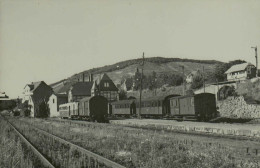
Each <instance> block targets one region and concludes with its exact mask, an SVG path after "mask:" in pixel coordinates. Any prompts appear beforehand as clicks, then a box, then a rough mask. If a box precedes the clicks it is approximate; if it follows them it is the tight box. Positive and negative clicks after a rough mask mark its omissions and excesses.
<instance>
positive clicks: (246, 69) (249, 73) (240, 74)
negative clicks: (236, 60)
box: [225, 63, 256, 81]
mask: <svg viewBox="0 0 260 168" xmlns="http://www.w3.org/2000/svg"><path fill="white" fill-rule="evenodd" d="M225 74H226V75H227V80H228V81H239V80H246V79H251V78H254V77H256V67H255V66H254V65H253V64H251V63H243V64H237V65H233V66H232V67H231V68H229V69H228V70H227V71H226V72H225Z"/></svg>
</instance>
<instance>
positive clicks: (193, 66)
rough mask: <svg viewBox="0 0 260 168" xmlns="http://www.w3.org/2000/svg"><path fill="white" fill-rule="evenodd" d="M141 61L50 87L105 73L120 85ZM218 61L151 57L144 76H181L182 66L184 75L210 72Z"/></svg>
mask: <svg viewBox="0 0 260 168" xmlns="http://www.w3.org/2000/svg"><path fill="white" fill-rule="evenodd" d="M141 62H142V59H141V58H140V59H132V60H127V61H122V62H118V63H115V64H113V65H106V66H103V67H99V68H93V69H90V70H86V71H83V72H80V73H78V74H74V75H73V76H71V77H69V78H67V79H63V80H60V81H58V82H55V83H53V84H51V86H54V85H57V84H59V83H61V82H64V81H67V82H68V81H77V80H78V79H80V80H82V76H83V74H85V79H87V78H88V75H89V74H90V73H92V74H93V75H94V79H97V78H98V77H99V74H102V73H105V72H106V73H107V74H108V75H109V77H110V78H111V79H112V80H113V81H114V82H115V83H116V84H118V83H120V81H121V80H122V78H124V77H126V76H132V75H134V73H135V72H136V68H137V67H140V63H141ZM218 63H221V62H220V61H215V60H192V59H180V58H163V57H152V58H145V65H144V74H148V73H152V71H155V72H156V73H157V74H160V73H169V72H176V73H179V74H181V73H182V68H181V66H184V70H185V74H186V75H187V74H188V73H190V72H191V71H195V70H198V69H200V70H202V67H203V66H204V68H205V71H206V72H211V71H212V70H213V68H214V66H215V65H216V64H218Z"/></svg>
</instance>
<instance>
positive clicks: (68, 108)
mask: <svg viewBox="0 0 260 168" xmlns="http://www.w3.org/2000/svg"><path fill="white" fill-rule="evenodd" d="M78 105H79V104H78V102H71V103H66V104H61V105H59V112H60V117H61V118H77V117H78Z"/></svg>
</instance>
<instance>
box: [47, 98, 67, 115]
mask: <svg viewBox="0 0 260 168" xmlns="http://www.w3.org/2000/svg"><path fill="white" fill-rule="evenodd" d="M65 103H68V96H67V95H66V94H55V93H53V94H52V95H51V96H50V98H49V101H48V105H49V109H50V117H57V116H59V115H60V113H59V105H61V104H65Z"/></svg>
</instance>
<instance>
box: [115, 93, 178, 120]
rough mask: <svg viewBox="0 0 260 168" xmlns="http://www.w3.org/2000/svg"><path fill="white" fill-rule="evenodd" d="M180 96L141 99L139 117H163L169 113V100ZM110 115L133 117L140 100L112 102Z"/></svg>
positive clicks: (137, 109)
mask: <svg viewBox="0 0 260 168" xmlns="http://www.w3.org/2000/svg"><path fill="white" fill-rule="evenodd" d="M175 96H180V95H176V94H172V95H168V96H155V97H152V98H144V99H141V114H140V115H141V116H144V117H163V116H166V115H168V114H169V113H170V100H169V98H171V97H175ZM111 104H112V114H113V115H116V116H130V115H135V114H137V113H138V111H139V107H140V99H134V100H121V101H117V102H113V103H111Z"/></svg>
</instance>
